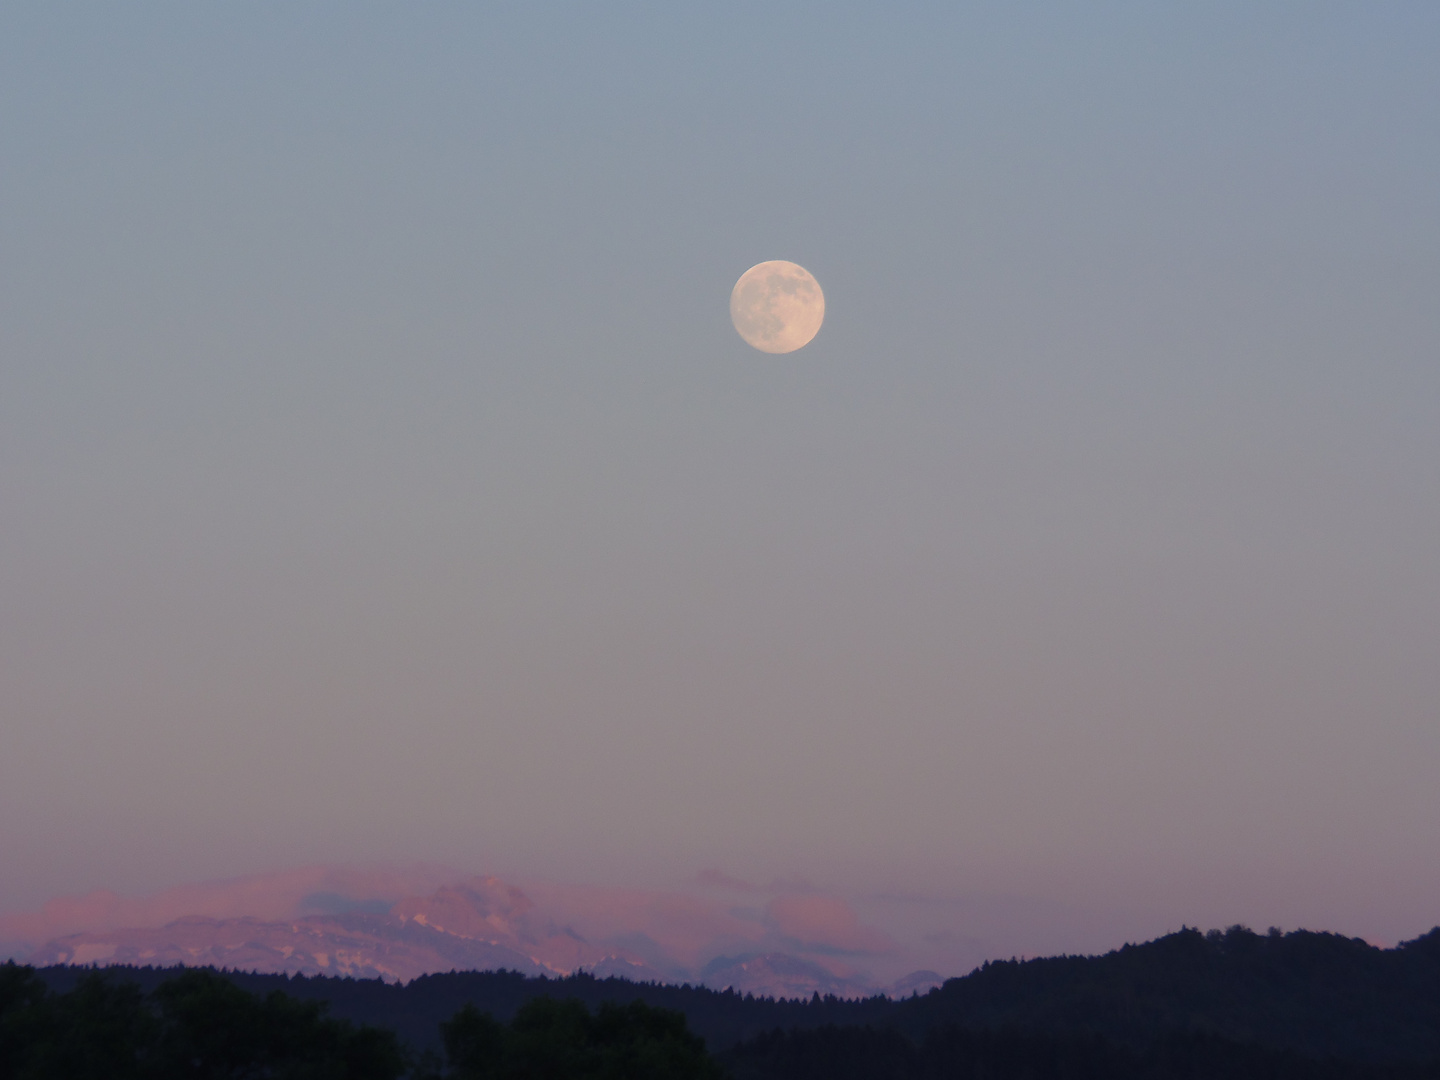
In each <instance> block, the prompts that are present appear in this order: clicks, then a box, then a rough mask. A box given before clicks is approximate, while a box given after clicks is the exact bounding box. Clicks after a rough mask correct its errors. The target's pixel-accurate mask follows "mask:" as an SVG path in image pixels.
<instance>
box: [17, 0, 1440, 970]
mask: <svg viewBox="0 0 1440 1080" xmlns="http://www.w3.org/2000/svg"><path fill="white" fill-rule="evenodd" d="M1437 53H1440V8H1437V7H1436V5H1434V4H1431V3H1419V2H1417V3H1380V4H1334V3H1324V2H1307V3H1303V4H1300V3H1275V4H1268V5H1254V4H1240V3H1218V4H1207V5H1203V6H1196V7H1190V8H1186V7H1184V6H1178V5H1169V6H1163V5H1128V4H1100V5H1087V6H1085V7H1084V8H1078V7H1077V8H1062V7H1059V6H1051V7H1045V6H1040V7H1033V6H1031V7H1026V6H1019V5H998V4H997V5H943V6H942V5H919V4H915V5H898V6H897V5H885V6H884V7H883V8H882V7H881V6H879V5H845V4H826V5H823V6H820V5H805V4H794V5H786V4H781V5H776V4H765V5H758V4H757V5H747V4H743V3H742V4H740V5H738V6H737V5H727V6H726V7H725V8H724V9H723V10H722V9H720V8H715V9H713V10H711V9H705V10H701V9H685V10H681V9H672V8H658V9H657V8H649V7H641V6H631V5H624V4H618V5H605V6H603V7H596V6H587V5H578V4H577V5H566V4H555V5H526V6H524V7H522V8H517V9H514V10H497V9H493V8H492V7H490V6H486V7H485V9H484V10H476V6H474V5H458V4H436V5H428V6H426V7H425V8H423V9H414V8H400V7H394V8H384V7H373V6H372V7H366V8H363V9H359V8H355V7H352V6H346V5H338V4H325V3H319V4H314V5H308V6H304V7H300V8H294V7H279V6H256V5H247V6H243V7H241V6H237V7H228V8H227V7H193V6H186V5H168V4H151V3H140V4H131V5H125V6H123V7H119V6H114V5H99V4H83V3H82V4H69V5H9V6H7V7H5V9H4V10H3V12H0V146H3V147H4V148H5V150H4V153H3V154H0V191H3V197H0V871H3V872H0V910H3V911H7V912H19V911H23V910H31V909H34V908H36V907H37V906H38V905H40V904H41V903H42V902H43V901H44V900H46V899H47V898H50V897H52V896H56V895H60V894H67V895H80V894H85V893H88V892H90V891H91V890H94V889H101V888H105V889H112V890H115V891H117V892H119V893H121V894H142V893H149V892H152V891H154V890H156V889H159V888H162V887H165V886H169V885H174V884H178V883H183V882H187V881H195V880H201V879H207V878H220V877H230V876H233V875H236V874H248V873H253V872H258V871H260V870H263V869H266V868H269V867H274V866H284V865H296V864H302V863H310V862H339V861H367V860H374V859H428V860H435V861H441V862H446V863H449V864H451V865H455V866H458V867H461V868H463V869H464V870H465V871H466V872H467V873H468V872H489V873H496V874H498V875H500V876H501V877H503V878H506V879H511V878H514V879H516V880H528V879H531V878H550V879H558V880H571V881H576V880H578V881H593V882H596V883H600V884H610V885H617V884H623V885H627V886H637V887H639V886H644V887H655V888H678V887H680V886H681V885H682V884H683V883H686V882H691V881H693V880H694V877H695V874H696V873H698V872H699V871H700V870H702V869H704V868H706V867H718V868H721V869H723V870H724V872H725V873H727V874H730V875H734V876H736V877H739V878H744V879H746V880H749V881H752V882H770V881H773V880H775V879H781V880H795V879H804V880H805V881H807V882H809V883H811V884H812V885H813V886H814V887H815V888H817V889H820V890H823V891H825V892H826V893H827V894H829V895H836V896H841V897H845V898H848V899H849V902H850V903H851V904H852V906H853V907H854V909H855V910H856V911H857V912H860V915H861V917H862V918H863V919H864V920H866V921H867V923H868V922H871V921H874V920H873V919H872V917H871V916H870V915H868V914H866V913H865V911H864V909H863V904H864V903H868V902H870V901H867V900H865V898H866V897H870V898H881V899H875V900H874V902H875V903H882V902H883V903H886V904H890V905H892V907H893V909H894V910H895V911H897V912H903V913H904V917H905V918H906V919H908V920H909V923H908V924H907V925H908V926H909V927H910V931H911V932H913V935H914V937H916V938H917V939H922V940H923V939H924V937H925V935H934V936H935V940H937V941H941V940H946V939H945V935H950V936H951V938H950V939H951V940H953V939H957V938H960V937H963V936H964V935H966V934H971V933H973V929H972V928H973V926H974V925H976V924H977V923H978V922H980V921H983V919H984V918H990V919H992V920H993V921H999V922H1004V921H1005V920H1010V922H1009V923H1008V924H1007V925H1010V926H1021V925H1022V924H1023V925H1024V926H1030V927H1035V928H1036V929H1034V930H1033V931H1030V932H1029V936H1028V937H1027V938H1026V940H1027V941H1030V940H1033V942H1034V944H1033V945H1027V944H1025V943H1021V944H1020V945H1018V946H1015V948H1018V949H1020V950H1022V951H1034V952H1039V951H1053V950H1055V949H1057V948H1091V947H1103V946H1107V945H1110V944H1115V943H1118V942H1119V941H1121V940H1125V939H1126V938H1131V939H1134V938H1141V937H1147V936H1150V935H1152V934H1155V933H1159V932H1161V931H1163V930H1165V929H1168V928H1174V927H1176V926H1178V925H1179V924H1181V923H1189V924H1191V925H1196V924H1198V925H1202V926H1211V925H1225V924H1228V923H1230V922H1235V921H1245V922H1248V923H1251V924H1252V925H1256V926H1261V927H1263V926H1267V925H1269V924H1272V923H1274V924H1278V925H1281V926H1285V927H1293V926H1298V925H1307V926H1312V927H1325V928H1333V929H1337V930H1342V931H1346V932H1350V933H1357V934H1365V935H1368V936H1371V937H1374V938H1377V939H1380V940H1387V941H1394V940H1397V939H1400V938H1403V937H1408V936H1413V935H1415V934H1417V933H1420V932H1423V931H1424V930H1426V929H1428V928H1429V927H1430V926H1431V925H1433V924H1434V923H1435V922H1436V921H1440V919H1437V912H1436V906H1435V905H1436V900H1435V898H1436V897H1437V896H1440V831H1437V830H1436V829H1435V827H1434V826H1435V822H1436V821H1437V820H1440V785H1437V784H1435V782H1434V777H1435V775H1436V774H1437V772H1440V715H1437V702H1440V664H1437V663H1436V662H1435V657H1436V656H1437V655H1440V422H1437V421H1440V304H1437V302H1436V297H1437V295H1440V67H1437V65H1436V64H1435V63H1434V57H1435V56H1436V55H1437ZM776 258H779V259H789V260H793V261H795V262H797V263H799V264H801V265H803V266H805V267H806V268H807V269H809V270H810V271H811V272H813V273H814V274H815V276H816V277H817V279H818V280H819V281H821V282H822V283H823V286H824V290H825V296H826V301H827V307H826V317H825V327H824V330H823V332H822V333H821V334H820V335H819V336H818V337H817V338H816V339H815V340H814V341H813V342H812V343H811V344H810V345H808V346H807V347H806V348H805V349H803V350H801V351H800V352H798V353H795V354H793V355H791V356H789V357H768V356H762V355H760V354H758V353H756V352H754V351H753V350H751V349H749V348H748V347H747V346H746V345H745V344H744V343H743V342H741V341H740V340H739V338H738V337H737V336H736V335H735V333H734V331H733V330H732V328H731V326H730V323H729V319H728V317H727V309H726V303H727V296H728V292H729V290H730V288H731V286H732V285H733V283H734V282H735V280H736V278H737V276H738V275H739V274H740V273H742V272H743V271H744V270H745V268H746V267H749V266H751V265H753V264H755V263H756V262H759V261H762V260H766V259H776ZM977 911H979V912H982V913H986V912H988V913H989V914H988V915H986V914H980V915H977V914H975V912H977ZM1027 912H1028V913H1034V912H1052V913H1055V914H1053V915H1047V916H1045V917H1043V918H1041V917H1035V918H1033V919H1032V918H1031V916H1030V915H1027V914H1025V913H1027ZM897 917H898V916H897ZM1027 919H1028V920H1030V921H1028V922H1026V921H1024V920H1027ZM1016 920H1020V921H1016ZM896 932H898V931H896ZM1047 935H1048V936H1047ZM1007 940H1011V939H1008V938H1007Z"/></svg>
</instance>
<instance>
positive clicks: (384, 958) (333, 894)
mask: <svg viewBox="0 0 1440 1080" xmlns="http://www.w3.org/2000/svg"><path fill="white" fill-rule="evenodd" d="M421 876H422V877H423V876H424V875H421ZM432 877H433V875H432ZM306 881H307V879H301V880H300V881H298V882H297V884H300V885H302V886H303V885H304V884H305V883H306ZM308 883H309V884H312V885H313V884H316V882H314V881H309V882H308ZM319 884H321V885H323V884H326V882H325V881H320V882H319ZM330 884H334V882H331V883H330ZM340 884H341V885H342V886H344V885H346V883H345V882H341V883H340ZM387 884H388V889H389V892H390V894H391V895H393V893H394V892H395V891H397V889H396V883H395V882H389V883H387ZM401 884H403V883H401ZM348 885H349V887H346V888H342V889H341V890H340V891H334V890H330V891H327V890H325V889H323V888H320V889H311V890H310V891H309V892H307V893H304V894H303V895H301V896H299V897H298V899H296V898H294V897H291V898H290V904H289V906H290V908H291V911H290V917H281V918H274V917H271V918H265V917H261V916H257V915H251V914H228V915H227V914H223V913H219V914H209V913H207V914H184V915H181V916H179V917H176V918H169V919H165V920H164V921H159V920H154V921H158V925H150V926H145V925H131V926H125V925H99V926H95V925H93V924H94V923H95V922H96V921H97V917H96V916H94V914H93V913H92V915H91V917H90V918H91V923H92V928H88V929H79V930H75V931H74V932H70V933H60V934H56V935H55V936H52V937H48V938H47V939H46V940H44V941H43V942H41V943H40V944H38V945H35V946H33V947H26V948H23V949H15V948H13V947H12V949H11V952H12V953H14V954H16V955H17V956H18V958H19V959H23V960H24V961H25V962H27V963H30V964H34V965H37V966H41V967H49V966H54V965H84V964H97V965H137V966H155V967H172V966H176V965H184V966H191V967H198V966H205V967H215V968H220V969H228V970H235V971H251V972H261V973H275V974H301V975H311V976H313V975H331V976H348V977H353V978H368V979H374V978H378V979H383V980H386V981H392V982H393V981H399V982H409V981H410V980H413V979H415V978H418V977H420V976H422V975H426V974H430V973H435V972H446V971H466V970H470V971H483V970H502V969H503V970H509V971H514V972H520V973H523V974H525V975H530V976H539V975H545V976H551V977H555V976H565V975H570V974H572V973H576V972H582V971H583V972H589V973H592V974H594V975H596V976H597V977H600V978H605V977H609V976H618V977H621V978H625V979H628V980H631V981H635V982H665V983H674V984H681V983H686V982H690V983H694V984H696V985H705V986H709V987H712V988H715V989H725V988H727V987H729V988H733V989H735V990H737V991H742V992H750V993H754V994H762V995H767V996H771V997H789V998H796V997H809V996H811V995H813V994H816V993H819V994H821V995H835V996H837V997H844V998H857V997H865V996H869V995H871V994H875V993H887V992H888V993H896V994H907V993H910V992H912V991H914V990H921V991H923V990H926V989H928V988H929V987H931V986H935V985H938V984H939V983H940V981H941V980H940V978H939V976H938V975H936V974H935V973H934V972H930V971H919V972H913V973H911V974H910V975H907V976H905V977H903V978H902V979H900V980H899V981H898V982H891V983H887V984H880V983H877V982H876V981H875V980H874V979H873V978H871V977H869V976H868V975H867V973H866V972H865V970H864V967H863V961H864V960H865V959H866V958H867V957H873V956H878V955H881V954H883V953H884V952H885V951H886V950H887V949H890V948H892V947H893V945H892V943H891V942H890V941H889V939H888V938H887V937H886V936H885V935H884V934H883V933H881V932H880V931H878V930H875V929H873V928H869V927H866V926H864V925H862V924H861V923H860V922H859V921H858V919H857V918H856V917H855V915H854V913H853V912H851V911H850V909H849V908H848V907H847V906H846V905H844V904H843V902H841V901H838V900H836V899H834V898H831V897H826V896H823V895H817V894H806V893H791V894H782V895H779V896H776V897H774V898H772V899H771V900H770V901H769V902H768V903H766V904H764V905H763V906H755V907H747V906H745V905H743V904H739V905H736V904H731V905H725V904H718V903H714V902H708V901H703V900H699V899H697V898H695V897H692V896H688V895H683V894H665V893H642V892H634V891H626V890H615V889H608V890H607V889H596V888H581V887H568V888H566V887H544V886H541V887H539V889H538V892H539V896H538V898H537V896H536V895H532V894H533V893H535V892H536V891H537V890H536V889H534V888H532V889H528V890H522V889H521V888H519V887H517V886H515V885H513V884H510V883H507V882H505V881H502V880H501V879H499V878H497V877H468V878H462V879H460V880H454V881H449V882H446V883H445V884H442V885H440V886H439V887H438V888H434V889H433V890H431V891H429V892H428V893H426V894H424V895H409V896H401V897H400V898H399V899H394V900H393V901H392V899H391V896H387V895H384V893H385V891H386V890H385V889H381V890H379V892H380V893H381V895H378V896H377V895H367V890H366V889H364V888H358V887H355V883H354V882H350V883H348ZM294 891H295V890H294V889H293V888H291V892H294ZM370 891H371V892H373V891H374V890H370ZM251 901H252V902H251V909H252V910H254V909H256V908H257V907H258V908H259V909H261V910H263V909H264V907H265V905H264V904H258V903H257V902H256V901H255V897H254V896H252V897H251ZM191 903H192V904H193V905H194V906H195V907H198V908H200V909H202V910H203V909H204V908H206V907H207V906H208V907H209V908H210V909H211V910H212V911H220V912H223V910H224V906H223V905H218V906H217V903H216V902H215V901H214V900H213V898H212V899H211V900H210V901H208V902H207V901H204V900H203V899H200V898H194V897H192V898H191ZM91 906H92V907H93V908H95V909H96V910H101V909H104V905H103V904H100V903H99V902H96V903H95V904H92V905H91ZM273 906H274V905H272V907H273ZM279 906H281V907H282V908H283V907H284V905H283V904H281V905H279ZM112 907H113V905H112ZM104 910H106V911H109V912H110V913H109V914H108V915H106V916H105V917H104V919H102V920H100V921H102V922H103V921H105V920H108V921H110V922H115V921H122V922H123V916H124V914H125V912H124V911H123V910H121V911H113V910H111V909H104ZM182 910H183V908H182ZM155 911H159V912H163V913H167V914H168V913H170V912H167V911H166V910H165V906H164V905H163V904H162V905H160V906H159V907H157V908H156V909H155ZM154 913H155V912H153V911H152V912H150V913H149V914H151V915H152V916H153V915H154ZM131 914H132V915H133V916H136V917H140V916H142V915H143V914H145V913H143V912H140V911H138V910H136V911H133V912H131ZM13 922H14V921H13V920H12V923H13ZM32 923H33V925H32V926H31V929H32V930H33V929H34V928H36V927H38V926H41V925H42V924H41V923H39V922H33V920H32ZM62 925H63V924H62ZM3 928H4V927H3V924H0V929H3ZM20 928H21V929H24V927H23V926H21V927H20ZM49 928H53V920H52V926H51V927H49ZM12 933H13V930H12Z"/></svg>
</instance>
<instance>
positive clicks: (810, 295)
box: [730, 259, 825, 353]
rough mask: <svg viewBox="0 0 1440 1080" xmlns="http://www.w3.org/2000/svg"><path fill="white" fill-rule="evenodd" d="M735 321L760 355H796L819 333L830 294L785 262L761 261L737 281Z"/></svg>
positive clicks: (732, 300)
mask: <svg viewBox="0 0 1440 1080" xmlns="http://www.w3.org/2000/svg"><path fill="white" fill-rule="evenodd" d="M730 321H731V322H733V323H734V324H735V332H736V333H738V334H739V335H740V336H741V337H742V338H744V339H745V341H746V342H747V343H748V344H750V345H753V346H755V348H757V349H759V350H760V351H761V352H768V353H788V352H794V351H795V350H796V349H802V348H804V347H805V346H806V345H808V344H810V339H811V338H813V337H814V336H815V335H816V334H817V333H819V332H820V324H821V323H822V322H824V321H825V294H824V293H822V292H821V291H820V283H819V282H818V281H816V280H815V279H814V278H813V277H811V275H810V271H809V270H806V269H805V268H804V267H803V266H797V265H795V264H794V263H793V262H786V261H785V260H783V259H775V260H772V261H770V262H762V263H760V264H759V265H757V266H752V267H751V268H750V269H749V270H746V271H745V273H743V274H741V275H740V280H739V281H737V282H735V288H734V289H733V290H732V291H731V293H730Z"/></svg>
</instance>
